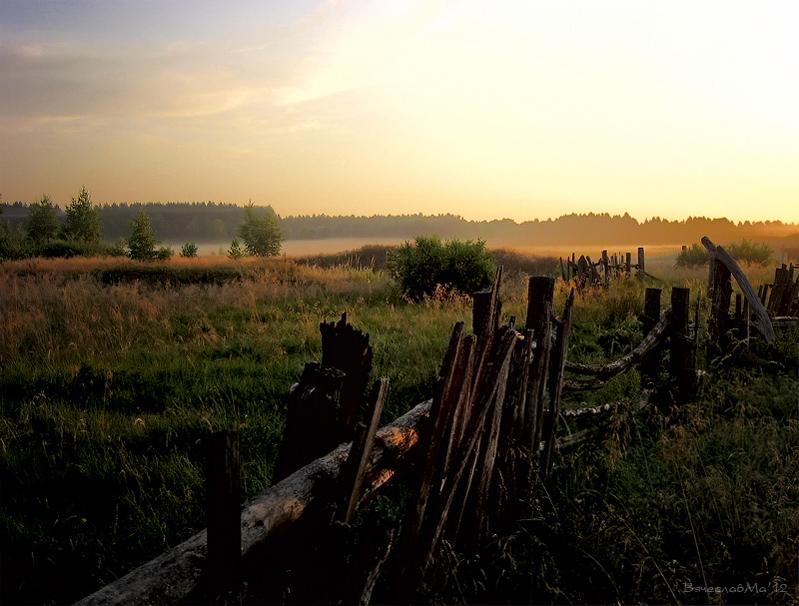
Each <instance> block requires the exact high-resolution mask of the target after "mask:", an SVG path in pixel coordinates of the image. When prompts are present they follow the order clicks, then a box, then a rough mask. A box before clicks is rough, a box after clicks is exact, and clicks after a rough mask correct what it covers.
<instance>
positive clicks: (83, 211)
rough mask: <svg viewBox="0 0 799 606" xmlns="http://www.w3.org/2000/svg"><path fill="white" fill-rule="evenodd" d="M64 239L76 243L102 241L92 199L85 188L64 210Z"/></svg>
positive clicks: (100, 228) (100, 229)
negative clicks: (75, 241)
mask: <svg viewBox="0 0 799 606" xmlns="http://www.w3.org/2000/svg"><path fill="white" fill-rule="evenodd" d="M65 212H66V217H67V218H66V222H65V223H64V229H63V231H64V237H65V238H67V239H68V240H77V241H78V242H99V241H100V240H102V237H103V234H102V225H101V223H100V215H99V214H98V213H97V209H96V208H94V207H93V206H92V199H91V196H89V192H87V191H86V188H85V187H82V188H81V190H80V193H79V194H78V197H77V199H76V198H72V201H71V202H70V203H69V206H67V208H66V211H65Z"/></svg>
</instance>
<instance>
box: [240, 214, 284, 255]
mask: <svg viewBox="0 0 799 606" xmlns="http://www.w3.org/2000/svg"><path fill="white" fill-rule="evenodd" d="M239 237H241V239H242V240H243V241H244V248H245V249H246V250H247V252H248V253H249V254H251V255H255V256H258V257H274V256H275V255H279V254H280V245H281V243H282V242H283V240H284V235H283V229H282V228H281V227H280V221H279V220H278V218H277V215H276V214H275V211H273V210H272V209H271V207H270V208H267V209H265V211H264V212H262V213H256V210H255V206H254V205H253V203H252V201H250V204H249V205H248V206H245V207H244V223H242V224H241V225H240V226H239Z"/></svg>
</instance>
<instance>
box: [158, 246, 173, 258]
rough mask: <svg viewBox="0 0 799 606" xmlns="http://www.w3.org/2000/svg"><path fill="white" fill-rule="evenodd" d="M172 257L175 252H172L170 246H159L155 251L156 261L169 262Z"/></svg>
mask: <svg viewBox="0 0 799 606" xmlns="http://www.w3.org/2000/svg"><path fill="white" fill-rule="evenodd" d="M174 256H175V251H174V250H172V247H171V246H160V247H159V248H158V250H156V251H155V260H156V261H169V260H170V259H171V258H172V257H174Z"/></svg>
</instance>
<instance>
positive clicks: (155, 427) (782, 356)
mask: <svg viewBox="0 0 799 606" xmlns="http://www.w3.org/2000/svg"><path fill="white" fill-rule="evenodd" d="M577 252H578V253H579V251H577ZM503 254H504V255H505V256H504V257H503V259H504V260H502V261H501V262H502V263H503V264H504V265H505V266H506V274H505V280H504V283H503V300H504V304H505V307H504V309H503V322H506V321H507V320H508V318H509V317H510V316H511V315H514V316H516V318H518V324H522V323H523V321H524V316H525V306H526V298H525V297H526V279H527V277H528V275H529V274H530V273H531V272H532V271H533V270H534V269H535V268H536V267H548V268H549V269H548V271H550V272H552V275H554V271H555V264H554V263H552V262H550V263H549V264H548V265H543V264H539V265H536V262H535V261H534V260H530V259H527V258H524V257H522V256H519V255H515V254H513V253H510V252H508V251H505V252H504V253H503ZM343 259H345V260H346V256H345V257H343ZM367 265H368V264H367ZM649 271H650V273H653V274H655V275H656V276H658V277H657V279H653V280H651V281H650V283H649V284H648V285H650V286H651V285H655V286H658V287H662V288H663V289H664V291H663V301H664V305H663V306H664V308H665V307H666V306H667V305H668V301H667V299H668V292H667V290H668V287H670V286H672V285H679V286H689V287H690V288H691V289H692V294H691V304H692V306H693V305H694V304H695V301H696V297H697V294H698V293H701V306H702V307H701V312H702V321H700V325H699V327H698V330H699V331H700V333H702V332H704V331H706V321H705V318H706V313H707V284H706V278H707V275H706V274H707V272H706V270H688V269H681V270H677V269H672V268H671V267H670V263H669V262H668V261H663V262H662V264H660V265H658V264H657V263H656V262H653V263H651V264H650V265H649ZM748 271H749V273H750V279H751V280H752V282H753V283H755V284H758V283H762V282H763V281H767V280H769V279H770V275H771V274H773V269H767V270H759V269H752V268H749V270H748ZM567 295H568V287H567V285H564V284H562V283H558V286H557V288H556V301H555V306H556V309H555V313H556V314H560V313H561V310H562V309H563V306H564V304H565V300H566V297H567ZM471 304H472V303H471V299H470V298H469V297H466V296H462V295H454V294H448V293H444V294H441V295H440V296H435V297H432V298H426V299H425V300H423V301H420V302H411V301H409V300H406V299H405V298H403V297H402V296H401V295H400V293H399V291H398V289H397V287H396V285H395V284H394V283H392V281H391V280H390V278H389V277H388V275H387V274H386V273H385V272H384V271H381V270H380V269H379V268H375V269H371V268H363V267H362V264H360V263H359V264H353V263H346V262H342V264H339V265H337V266H333V267H321V266H319V264H317V265H314V264H306V263H303V262H302V261H301V260H294V259H290V258H285V257H284V258H274V259H259V260H255V259H244V260H241V261H231V260H229V259H226V258H224V257H222V256H206V257H200V258H198V259H175V260H173V261H169V262H167V263H134V262H132V261H128V260H125V259H121V258H117V259H114V258H111V259H54V260H41V259H33V260H25V261H16V262H4V263H1V264H0V318H2V323H0V373H1V374H0V474H1V475H0V482H1V484H0V485H1V486H2V495H1V496H2V501H1V502H0V532H1V534H2V537H3V539H2V543H3V544H2V556H1V557H2V563H1V569H2V573H1V574H2V602H3V603H65V602H72V601H75V600H77V599H79V598H81V597H83V596H85V595H87V594H89V593H91V592H92V591H95V590H96V589H98V588H100V587H101V586H103V585H105V584H107V583H110V582H111V581H113V580H115V579H116V578H118V577H120V576H122V575H123V574H125V573H126V572H128V571H129V570H131V569H132V568H134V567H136V566H138V565H140V564H141V563H143V562H145V561H148V560H150V559H152V558H153V557H155V556H157V555H159V554H160V553H162V552H164V551H166V550H168V549H169V548H171V547H173V546H175V545H176V544H178V543H180V542H181V541H183V540H185V539H186V538H187V537H189V536H191V535H192V534H194V533H195V532H197V531H198V530H200V529H201V528H203V527H204V525H205V520H204V494H205V492H204V491H205V488H204V480H203V471H202V452H201V448H200V446H201V441H202V439H203V438H204V437H205V436H207V435H208V434H209V433H211V432H212V431H216V430H220V429H238V430H240V432H241V440H242V482H243V488H244V493H245V494H244V495H243V496H244V498H245V499H249V498H251V497H253V496H255V495H257V494H258V493H260V492H262V491H263V490H265V489H266V488H267V487H269V486H270V484H271V482H272V477H273V473H274V466H275V462H276V459H277V454H278V450H279V448H280V443H281V437H282V432H283V429H284V427H285V413H286V407H287V404H288V400H289V388H290V387H291V385H292V384H293V383H295V382H297V381H298V379H299V377H300V374H301V372H302V369H303V366H304V364H305V363H306V362H311V361H316V360H319V359H320V357H321V336H320V333H319V324H320V322H330V321H334V320H337V319H338V318H339V317H340V316H341V314H342V312H344V311H346V312H347V315H348V319H349V321H350V323H351V324H352V325H353V326H354V327H356V328H358V329H360V330H362V331H363V332H366V333H369V335H370V340H371V344H372V346H373V349H374V366H373V371H372V377H373V378H374V377H380V376H386V377H388V378H389V380H390V389H389V395H388V401H387V403H386V407H385V410H384V413H383V419H382V423H385V422H387V421H389V420H392V419H394V418H396V417H397V416H399V415H400V414H402V413H404V412H405V411H407V410H409V409H410V408H411V407H412V406H414V405H415V404H417V403H419V402H421V401H423V400H426V399H428V398H430V397H431V395H432V389H433V383H434V380H435V377H436V374H437V372H438V370H439V366H440V364H441V359H442V356H443V354H444V351H445V349H446V346H447V343H448V339H449V335H450V332H451V330H452V326H453V324H454V323H455V322H457V321H461V320H464V321H466V323H467V326H466V328H467V330H470V329H471ZM642 307H643V288H642V286H641V285H640V284H639V283H638V282H637V281H636V280H622V281H619V282H617V283H614V284H612V285H611V286H610V288H609V289H607V290H600V291H589V292H587V293H585V294H582V295H579V296H578V297H577V300H576V303H575V312H574V313H575V315H574V321H573V334H572V341H571V349H570V352H569V360H571V361H576V362H587V363H597V362H607V361H612V360H615V359H617V358H619V357H621V356H622V355H624V354H625V353H627V352H629V351H630V350H631V349H632V348H633V347H635V345H637V343H638V342H639V341H640V338H641V337H640V323H639V321H638V315H639V314H640V313H641V310H642ZM692 309H693V307H692ZM700 342H701V340H700ZM753 350H754V351H755V352H756V353H757V355H759V356H762V358H763V359H767V360H770V361H772V363H770V364H765V365H753V364H751V363H747V362H746V360H743V359H737V358H731V359H728V360H726V361H725V362H724V363H722V364H717V363H714V362H713V361H712V360H711V359H709V358H708V357H707V355H706V353H705V352H704V351H702V350H701V349H700V354H699V358H700V359H699V360H698V366H699V368H700V369H701V370H702V371H703V374H702V378H701V380H700V385H699V389H698V392H697V396H696V398H695V399H693V400H691V401H688V402H683V403H681V405H680V406H679V407H678V408H676V409H674V410H672V411H671V412H669V413H668V414H663V413H661V412H659V411H658V410H657V409H653V408H639V407H635V406H633V405H632V404H633V403H635V402H637V401H638V400H639V399H640V394H639V389H640V387H639V384H640V382H639V379H638V376H637V373H635V372H632V373H630V374H628V375H625V376H623V377H621V378H619V379H617V380H615V381H614V382H612V383H611V384H610V385H608V386H607V387H605V388H604V389H602V390H599V391H597V392H591V393H588V394H586V393H582V392H578V393H572V394H569V395H568V397H567V399H566V402H565V405H566V407H567V408H569V407H570V408H577V407H583V406H589V405H598V404H605V403H613V404H615V405H618V406H617V407H616V412H615V413H614V415H613V420H612V421H611V425H610V427H609V429H608V431H606V432H604V433H603V434H601V437H600V438H599V439H597V440H595V441H592V442H590V443H586V444H583V445H581V446H580V447H579V448H578V449H577V450H575V451H573V452H571V453H569V454H568V455H566V456H564V457H563V458H562V459H560V460H559V461H558V463H557V464H556V470H555V473H554V474H553V476H552V477H551V478H549V479H547V480H546V484H545V490H544V491H538V492H537V493H536V498H535V500H534V502H532V503H531V508H532V509H531V511H532V515H531V517H530V519H526V520H522V521H520V523H519V526H518V531H517V532H515V533H514V534H512V535H509V536H504V537H496V540H495V541H494V542H493V543H492V544H491V545H490V546H489V547H488V548H487V549H486V550H485V551H484V552H483V553H481V554H479V555H477V556H475V555H462V556H453V562H452V563H451V573H450V574H448V575H447V577H446V579H445V582H443V583H442V585H441V587H439V588H438V590H437V591H438V592H439V593H438V594H437V595H436V596H434V598H435V599H436V600H439V601H441V602H443V603H453V602H465V603H573V602H593V603H615V602H621V603H633V602H635V603H639V602H640V603H653V602H670V603H708V602H712V603H781V604H782V603H785V604H787V603H791V602H792V601H793V600H796V599H797V593H796V591H797V566H799V558H798V557H797V554H798V553H799V544H798V543H797V537H799V485H798V484H797V481H796V478H798V477H799V454H797V450H796V445H797V444H799V377H797V372H799V333H798V332H797V329H796V328H795V327H794V328H792V329H787V330H785V331H782V332H780V334H779V337H778V341H777V343H776V345H774V346H771V347H765V346H763V345H754V346H753ZM382 423H381V424H382ZM566 430H567V431H568V427H566ZM542 495H546V497H545V498H544V496H542ZM381 498H382V497H381ZM393 498H398V497H396V495H395V496H394V497H393ZM388 509H390V508H388ZM388 509H387V511H388ZM386 515H388V514H386ZM754 585H757V587H758V590H757V591H756V592H755V593H751V592H749V593H741V594H736V593H728V592H725V593H723V594H722V593H718V594H715V593H713V594H710V593H708V592H707V591H705V589H704V588H708V587H739V586H743V587H747V586H749V587H752V586H754ZM698 587H701V588H703V589H702V590H697V589H696V588H698ZM760 588H764V589H763V591H760ZM377 595H379V591H378V594H377Z"/></svg>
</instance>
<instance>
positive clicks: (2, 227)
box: [0, 223, 30, 260]
mask: <svg viewBox="0 0 799 606" xmlns="http://www.w3.org/2000/svg"><path fill="white" fill-rule="evenodd" d="M29 255H30V251H29V250H28V246H27V242H26V240H25V233H24V232H23V231H22V230H21V229H19V228H14V227H11V226H10V225H6V224H5V223H0V259H12V260H13V259H24V258H25V257H27V256H29Z"/></svg>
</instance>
